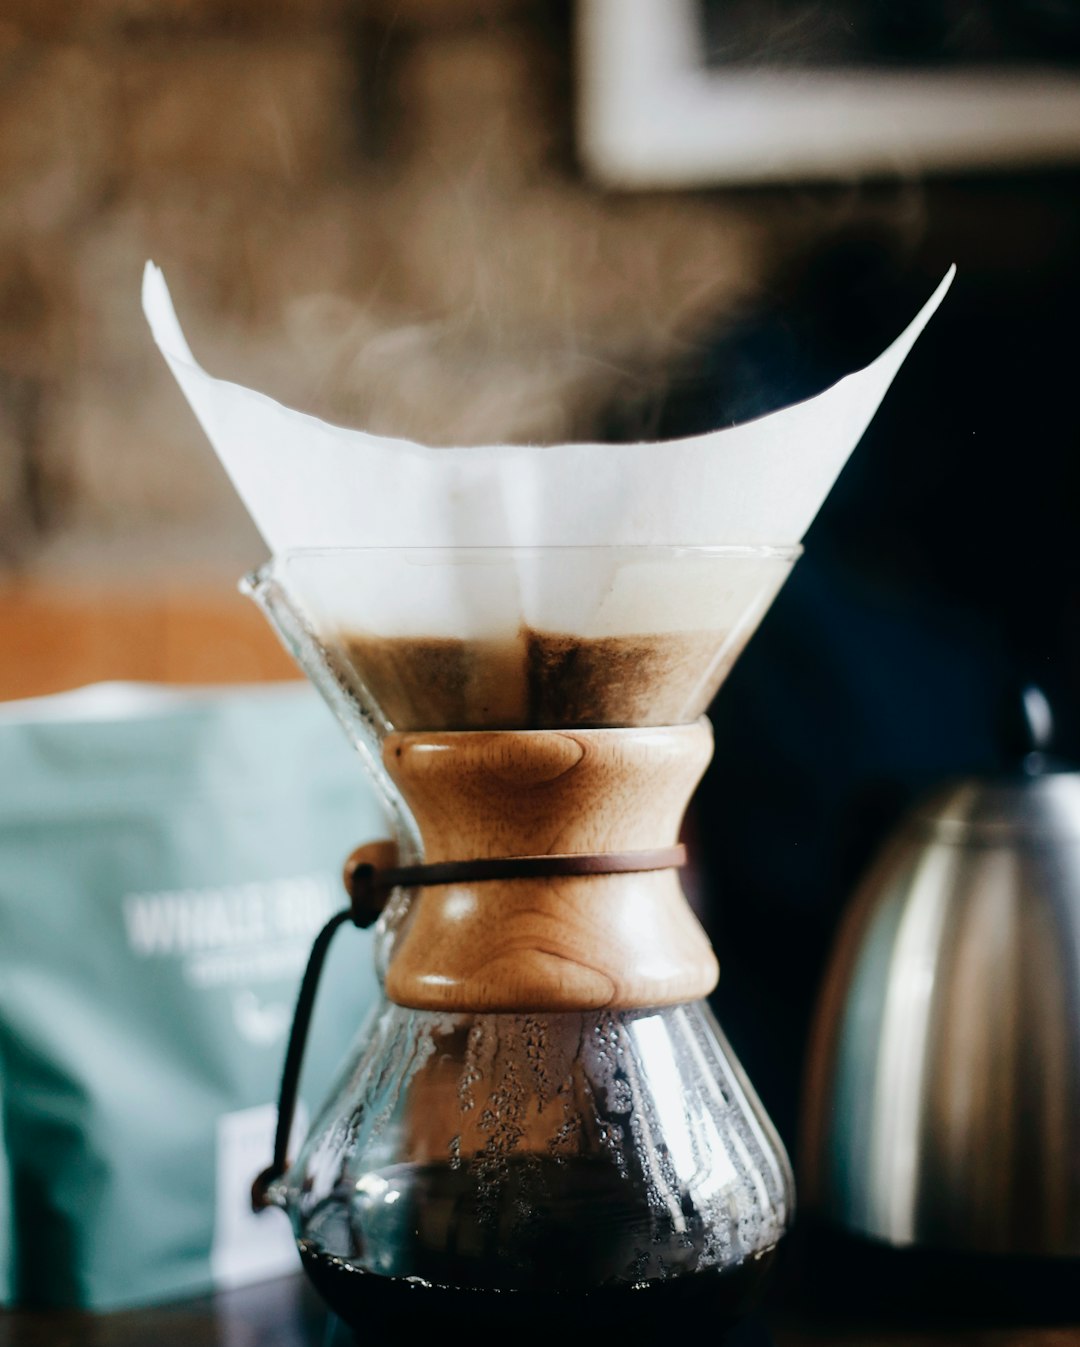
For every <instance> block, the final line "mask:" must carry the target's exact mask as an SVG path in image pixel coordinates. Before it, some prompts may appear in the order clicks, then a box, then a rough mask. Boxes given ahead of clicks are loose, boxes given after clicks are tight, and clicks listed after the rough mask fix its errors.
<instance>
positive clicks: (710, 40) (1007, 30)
mask: <svg viewBox="0 0 1080 1347" xmlns="http://www.w3.org/2000/svg"><path fill="white" fill-rule="evenodd" d="M698 3H699V5H700V8H701V22H702V27H703V30H704V35H705V43H706V50H707V52H708V62H709V65H710V66H713V67H716V68H721V67H724V66H731V65H746V64H750V65H767V66H769V67H773V66H803V67H808V68H814V67H834V66H837V65H855V66H860V67H877V68H886V69H890V68H891V69H904V68H930V69H942V68H949V69H964V68H974V67H985V66H988V65H1005V66H1016V65H1044V66H1059V65H1075V63H1076V62H1077V61H1078V60H1080V8H1078V7H1077V6H1076V5H1075V4H1074V3H1072V0H909V3H906V4H892V3H889V0H810V3H808V0H698Z"/></svg>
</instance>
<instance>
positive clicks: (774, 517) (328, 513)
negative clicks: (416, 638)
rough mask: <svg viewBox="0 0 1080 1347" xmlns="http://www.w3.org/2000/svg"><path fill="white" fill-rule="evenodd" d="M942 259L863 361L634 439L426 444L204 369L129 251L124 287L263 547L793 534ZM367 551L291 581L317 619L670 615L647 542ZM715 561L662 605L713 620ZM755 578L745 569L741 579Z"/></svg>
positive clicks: (495, 621) (580, 628) (163, 296)
mask: <svg viewBox="0 0 1080 1347" xmlns="http://www.w3.org/2000/svg"><path fill="white" fill-rule="evenodd" d="M954 274H955V268H950V270H949V271H948V273H947V274H946V276H945V277H944V279H943V280H942V282H941V284H940V285H939V286H938V287H937V289H936V290H935V292H934V293H933V295H931V297H930V299H929V300H928V301H927V302H926V304H925V305H924V306H923V308H922V309H921V310H920V312H919V313H918V314H917V315H916V317H915V318H914V319H913V321H912V322H911V323H910V324H909V326H908V327H907V328H906V329H905V330H904V331H903V332H902V333H901V334H900V336H899V337H897V339H896V340H895V341H894V342H893V343H892V345H891V346H889V347H888V348H887V349H886V350H885V351H884V352H883V353H882V354H881V355H880V356H878V358H877V359H876V360H875V361H874V362H873V363H872V364H870V365H868V366H866V368H865V369H862V370H859V371H858V372H857V373H855V374H851V375H849V376H848V377H847V378H846V379H842V380H841V381H840V382H839V383H837V384H835V385H834V386H833V387H832V388H829V389H827V390H826V391H825V392H824V393H821V394H819V395H818V396H817V397H814V398H810V399H809V400H808V401H806V402H800V403H797V404H795V405H793V406H790V407H786V408H784V409H782V410H781V411H778V412H773V413H771V414H770V415H768V416H763V417H761V418H760V419H758V420H756V421H751V422H748V423H747V424H745V425H740V426H734V427H731V428H727V429H723V430H717V431H711V432H709V433H707V434H704V435H695V436H691V437H689V438H686V439H681V440H668V441H663V442H660V443H655V442H646V443H640V444H560V445H545V446H533V445H477V446H468V447H457V448H433V447H430V446H425V445H420V444H414V443H412V442H411V441H408V440H397V439H389V438H386V437H384V436H380V435H372V434H369V433H368V432H366V431H363V430H353V429H345V428H342V427H339V426H332V425H328V424H327V423H326V422H324V421H320V420H319V419H318V418H316V417H314V416H308V415H305V414H304V413H302V412H298V411H294V410H293V409H291V408H288V407H283V406H281V404H280V403H277V402H275V401H273V399H272V398H269V397H267V396H265V395H264V394H262V393H257V392H254V391H253V390H251V389H247V388H242V387H240V386H239V385H237V384H233V383H228V382H226V381H224V380H221V379H215V378H213V377H212V376H211V375H209V374H207V373H206V372H205V371H204V370H203V369H202V368H201V367H200V366H199V365H198V364H197V363H196V361H195V359H194V357H193V356H192V354H191V351H190V348H189V347H188V344H187V342H186V340H185V339H184V335H183V332H182V331H181V328H180V324H179V322H178V320H177V317H176V313H175V310H174V309H173V305H172V300H171V298H170V296H169V291H168V288H167V286H166V284H165V279H164V277H163V275H162V273H161V271H160V270H159V269H158V268H157V267H156V266H154V265H153V264H152V263H149V262H148V263H147V265H146V270H145V273H144V276H143V291H142V300H143V310H144V312H145V314H146V317H147V320H148V322H149V324H150V327H151V330H152V332H153V335H154V339H155V341H156V342H157V344H158V346H159V347H160V349H161V352H162V354H163V355H164V356H165V359H166V360H167V361H168V363H169V366H170V368H171V369H172V371H173V373H174V375H175V376H176V378H177V381H178V382H179V384H180V386H181V388H182V389H183V391H184V393H185V395H186V396H187V399H188V401H189V402H190V404H191V407H192V410H193V411H194V412H195V415H196V416H197V417H198V419H199V422H200V423H201V425H202V427H203V429H204V430H205V432H206V434H207V436H208V438H209V439H210V442H211V444H212V445H213V446H214V449H215V450H216V451H217V454H218V457H219V458H220V459H221V462H222V464H223V465H224V467H225V470H226V471H227V473H228V474H229V477H230V478H231V480H232V482H233V485H234V486H235V487H236V489H237V491H238V492H239V493H240V496H241V498H242V499H243V501H244V503H245V505H246V506H247V508H248V510H249V512H250V513H251V516H252V518H253V519H254V521H255V523H256V525H257V527H258V528H259V530H260V532H261V533H262V535H263V537H264V538H265V540H266V542H267V544H268V546H269V547H270V550H271V551H272V552H273V553H274V554H275V556H277V557H282V556H285V555H286V554H289V553H293V552H295V551H297V550H300V549H313V548H318V549H332V548H394V549H400V548H409V547H411V548H465V547H468V548H483V547H516V548H522V547H529V548H551V547H568V546H582V547H602V548H605V549H606V548H610V547H612V546H616V547H639V546H642V545H646V546H700V545H706V546H732V545H739V546H759V545H769V546H773V547H778V548H789V547H791V546H793V545H795V544H797V543H798V542H799V541H800V539H801V538H802V537H803V535H804V534H805V533H806V530H807V529H808V528H809V526H810V524H811V522H812V521H813V519H814V516H815V515H816V514H817V512H818V510H819V508H820V507H821V504H822V502H823V501H824V499H825V497H826V496H827V495H828V493H829V490H830V488H831V487H832V484H833V482H834V481H835V480H836V478H837V476H838V475H839V473H840V470H841V469H842V468H843V466H844V464H845V463H846V462H847V459H848V456H849V455H850V453H851V452H852V450H853V449H854V448H855V446H856V444H857V443H858V442H859V440H860V438H861V437H862V434H863V432H864V431H865V429H866V427H867V425H868V424H869V422H870V419H871V418H872V416H873V415H874V412H875V411H876V410H877V408H878V405H879V404H880V402H881V399H882V398H883V397H884V395H885V393H886V391H887V389H888V387H889V385H890V384H891V383H892V380H893V378H894V377H895V375H896V372H897V370H899V368H900V366H901V364H902V363H903V361H904V359H905V357H906V356H907V354H908V352H909V351H910V350H911V347H912V346H913V345H914V343H915V340H916V339H917V337H918V336H919V334H920V333H921V332H922V330H923V328H924V327H925V326H926V324H927V322H928V321H929V320H930V318H931V316H932V315H933V313H934V312H935V310H936V309H937V307H938V305H939V304H940V303H941V301H942V299H943V298H944V296H945V293H946V291H947V290H948V288H949V286H950V285H951V284H952V280H953V276H954ZM369 557H370V562H369V563H368V564H365V565H362V566H360V565H350V566H343V567H342V568H341V569H340V573H339V574H337V575H335V568H334V567H324V568H322V578H321V579H320V581H319V594H318V596H317V601H316V600H315V596H313V595H312V596H309V599H310V600H311V603H312V607H317V608H319V609H320V610H321V616H322V622H320V625H323V623H329V624H331V625H334V626H338V627H339V628H359V629H363V630H368V631H376V632H379V633H380V634H384V635H403V634H420V633H423V634H428V635H456V636H461V637H469V636H482V635H492V634H497V633H498V632H500V631H503V630H505V629H506V628H507V627H508V626H509V627H511V628H516V626H517V625H518V624H519V623H521V622H522V621H524V622H525V623H526V624H527V625H530V626H534V627H537V628H540V629H543V630H549V631H552V630H554V631H558V630H561V631H564V632H577V633H581V634H589V635H593V634H597V635H598V634H606V633H602V632H601V630H600V629H601V628H606V629H607V630H612V629H618V630H622V631H627V630H634V631H656V630H666V629H670V628H669V627H668V626H661V627H658V626H657V623H658V622H665V621H666V622H667V623H670V621H671V603H672V590H673V574H672V571H671V568H670V563H668V562H667V561H666V560H662V559H660V558H655V554H654V559H650V558H649V556H648V554H644V555H643V556H641V557H639V559H638V560H637V561H635V562H633V563H632V567H633V569H632V570H631V569H628V566H627V558H626V555H625V554H623V555H622V557H621V558H620V559H619V561H618V563H617V564H616V562H615V557H614V556H613V554H611V553H610V552H597V553H594V554H591V555H590V554H587V553H575V554H574V556H573V564H572V565H567V566H558V565H552V564H551V563H550V554H548V558H549V559H548V561H546V562H545V561H544V560H543V559H542V558H540V559H537V557H536V556H535V555H534V556H532V557H531V558H530V557H529V556H528V554H526V555H524V556H522V557H521V558H520V559H519V560H518V561H517V562H516V564H515V567H514V569H513V572H512V576H511V581H510V582H508V580H507V576H506V572H505V571H503V570H500V571H499V573H498V574H497V575H496V574H493V573H488V574H486V575H485V568H484V567H483V566H482V565H469V566H460V567H458V566H456V567H446V566H439V565H432V564H425V565H423V566H421V567H419V568H418V567H417V566H416V565H414V564H413V563H412V562H410V561H408V560H405V559H403V557H402V554H401V553H400V552H397V553H396V555H394V554H390V553H384V554H376V553H369ZM729 574H731V575H735V574H736V572H734V571H731V570H730V568H729ZM715 575H716V572H715V569H712V568H710V567H708V566H704V567H694V566H689V567H687V566H684V567H682V568H681V571H680V579H679V582H678V584H677V585H674V588H677V589H679V590H680V596H679V601H678V604H677V607H678V608H679V609H680V610H682V611H684V612H685V613H686V616H687V620H689V618H690V617H692V616H694V615H695V613H696V620H695V621H694V622H693V626H695V627H697V628H698V629H702V628H707V627H711V626H712V625H713V624H714V623H717V622H720V623H723V624H724V625H732V624H733V623H734V622H735V621H737V620H738V619H739V616H740V613H741V612H742V610H744V609H745V608H746V606H747V603H748V602H750V603H753V602H754V596H753V594H752V593H751V592H750V591H748V590H744V589H743V587H742V586H741V585H739V584H738V583H735V584H734V587H733V588H732V590H731V592H730V593H729V594H728V595H727V596H726V598H725V597H724V596H723V595H720V594H718V593H717V592H716V589H715ZM761 579H762V577H761V574H760V572H759V571H757V570H756V568H754V567H750V568H748V572H747V585H748V586H751V588H754V587H759V586H760V584H761ZM781 580H782V575H778V576H777V581H776V587H778V585H779V583H780V582H781ZM515 592H516V597H515V598H513V601H511V596H512V595H514V594H515ZM695 592H696V593H697V598H695ZM773 592H775V587H774V589H773ZM628 595H630V596H637V597H636V598H634V599H632V601H631V600H628V598H627V596H628ZM650 596H651V598H650ZM769 597H770V598H771V593H770V595H769ZM493 599H494V600H495V601H493ZM766 606H767V604H766ZM665 615H666V617H665ZM626 624H629V625H626Z"/></svg>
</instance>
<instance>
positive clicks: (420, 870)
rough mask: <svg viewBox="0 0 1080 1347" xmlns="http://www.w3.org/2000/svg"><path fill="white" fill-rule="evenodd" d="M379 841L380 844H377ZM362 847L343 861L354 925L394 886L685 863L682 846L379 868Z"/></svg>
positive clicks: (621, 871)
mask: <svg viewBox="0 0 1080 1347" xmlns="http://www.w3.org/2000/svg"><path fill="white" fill-rule="evenodd" d="M376 845H382V844H376ZM368 851H369V848H367V847H360V848H359V849H358V850H357V851H354V852H353V854H352V855H351V856H350V857H349V859H348V861H347V862H346V864H345V889H346V892H347V893H348V895H349V897H350V898H351V899H352V908H351V915H352V920H353V922H354V923H355V924H356V925H357V926H370V925H371V924H372V923H373V922H374V921H376V920H377V919H378V916H379V913H380V912H381V911H382V909H383V908H384V907H385V906H386V900H387V898H388V897H389V895H390V893H391V891H392V890H393V889H397V888H403V889H420V888H432V887H434V886H435V885H437V884H479V883H483V882H484V881H485V880H491V879H556V878H565V877H567V876H572V875H625V874H634V873H636V872H639V871H645V870H678V869H681V867H682V866H684V865H685V864H686V848H685V847H684V846H683V845H682V843H681V842H680V843H679V844H678V845H677V846H673V847H658V848H656V849H655V850H653V851H594V852H580V853H576V854H570V855H557V856H497V857H495V858H492V859H485V860H472V861H435V862H434V863H433V864H431V865H403V866H393V865H386V866H380V865H378V864H375V863H373V862H372V861H370V860H368V859H367V853H368Z"/></svg>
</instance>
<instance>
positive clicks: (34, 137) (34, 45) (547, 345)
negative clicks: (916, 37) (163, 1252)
mask: <svg viewBox="0 0 1080 1347" xmlns="http://www.w3.org/2000/svg"><path fill="white" fill-rule="evenodd" d="M571 29H572V13H571V10H570V8H569V7H568V6H564V5H561V4H557V3H555V4H552V3H539V2H538V0H533V2H532V3H527V2H525V0H393V2H391V0H367V2H366V3H365V2H364V0H6V3H5V4H4V6H3V7H2V9H0V179H2V182H3V190H2V192H0V564H2V565H3V566H4V567H6V568H7V569H8V570H9V571H11V570H12V569H13V568H14V569H15V570H17V571H20V572H25V571H27V570H31V571H41V570H44V571H45V572H47V573H52V574H56V573H59V574H60V575H64V574H67V573H69V572H79V573H84V572H86V571H87V570H92V569H96V568H97V569H100V568H104V570H105V571H108V570H109V569H110V567H111V568H112V569H113V570H114V571H115V572H116V573H117V574H118V575H120V576H130V575H131V573H132V571H133V569H134V570H137V571H138V572H139V573H140V574H144V573H152V572H153V570H154V569H156V568H155V565H154V563H155V562H160V563H161V564H162V565H165V566H168V567H170V568H175V567H177V566H180V567H187V568H189V569H193V570H198V569H200V568H203V569H209V570H212V571H215V572H217V571H219V570H220V571H223V572H224V571H227V572H229V573H233V572H235V571H236V570H237V568H238V567H240V566H243V565H245V564H246V563H248V562H251V561H253V560H257V559H258V557H259V556H260V555H261V554H262V550H263V549H262V548H261V545H260V544H259V542H258V540H257V539H256V537H255V536H254V533H253V531H252V529H251V527H250V525H249V524H248V523H247V521H246V519H245V518H244V516H243V514H242V511H241V510H240V508H239V506H238V505H237V503H236V502H235V500H234V499H233V496H232V492H231V489H230V488H229V487H228V485H227V484H226V482H225V480H224V477H223V475H222V474H221V472H220V470H219V469H218V467H217V465H216V461H215V460H214V458H213V456H212V454H211V452H210V450H209V448H208V446H207V445H206V444H205V442H204V441H203V439H202V436H201V433H200V432H199V430H198V428H197V426H196V424H195V422H194V420H193V418H192V417H191V415H190V413H189V412H188V411H187V409H186V407H185V405H184V403H183V402H182V400H181V397H180V394H179V393H178V391H177V389H176V388H175V386H174V385H173V383H172V381H171V378H170V376H169V375H168V373H167V371H166V369H165V367H164V364H163V362H162V361H161V359H160V357H159V356H158V354H157V352H156V350H155V349H154V348H153V346H152V344H151V342H150V340H149V337H148V334H147V331H146V328H145V325H144V323H143V320H142V316H141V313H140V310H139V306H138V288H139V279H140V272H141V268H142V264H143V261H144V260H145V259H146V258H147V257H153V258H154V259H155V260H156V261H157V262H159V263H160V264H161V265H162V266H163V267H164V269H165V272H166V275H167V277H168V279H169V282H170V285H171V287H172V290H173V295H174V298H175V300H176V303H177V308H178V310H179V312H180V315H181V319H182V321H183V322H184V325H185V327H186V329H187V331H188V335H189V337H190V339H191V342H192V345H193V347H194V349H195V351H196V353H197V355H198V356H199V357H200V359H201V360H202V361H203V363H204V364H206V365H207V367H208V368H210V369H211V370H212V371H213V372H215V373H220V374H226V375H229V376H231V377H234V378H238V379H240V380H243V381H245V382H250V383H252V384H254V385H255V386H257V387H260V388H262V389H264V390H266V391H268V392H271V393H273V394H274V395H276V396H278V397H279V398H281V399H282V400H285V401H291V402H293V403H295V404H297V405H300V406H302V407H304V408H305V409H307V410H311V411H315V412H317V413H319V414H322V415H325V416H328V417H332V418H335V419H338V420H344V421H350V422H352V423H354V424H363V425H365V426H367V427H369V428H371V429H375V430H380V431H393V432H396V433H399V434H405V435H410V436H413V437H416V438H420V439H426V440H429V441H431V442H441V443H447V442H454V441H458V442H461V441H469V440H483V439H498V438H527V439H545V438H547V439H551V438H559V437H563V436H567V437H568V436H575V435H588V434H590V433H591V432H592V431H593V429H594V427H595V422H596V419H597V413H598V409H599V408H601V407H603V406H605V405H606V404H607V403H608V402H609V401H610V399H611V398H612V397H613V396H620V397H623V398H625V399H626V400H628V401H630V402H633V401H634V400H635V399H639V398H640V397H641V396H642V394H644V393H647V392H648V391H649V389H650V387H651V385H652V384H653V383H654V382H655V380H656V379H657V377H658V376H659V375H660V374H661V373H662V371H663V370H664V369H665V368H667V367H668V366H669V365H670V363H671V362H672V361H673V360H677V359H678V358H679V355H680V353H681V352H682V351H683V350H684V349H685V348H686V345H687V343H692V342H693V340H694V338H695V336H696V335H697V334H699V333H700V331H701V330H702V328H703V327H704V326H705V325H706V324H707V323H708V322H710V321H711V320H712V319H713V318H714V317H715V316H716V314H717V313H720V312H723V311H725V310H726V309H728V308H730V307H731V306H732V305H733V304H736V303H738V301H739V300H740V298H741V297H744V296H746V295H748V294H750V293H752V291H753V290H754V288H755V286H756V285H757V284H758V282H759V279H760V277H761V275H762V272H763V268H764V266H765V260H764V259H766V258H767V256H768V255H769V249H770V244H771V243H772V241H773V239H774V235H775V231H776V230H777V229H778V228H780V227H782V224H781V223H778V222H777V221H776V220H775V219H773V217H772V216H771V215H770V212H769V208H768V207H767V205H764V204H762V203H761V202H755V200H754V199H753V198H751V197H745V198H739V197H735V198H733V199H726V198H723V197H719V196H716V197H709V196H705V195H700V196H689V195H688V196H685V197H681V196H678V195H671V194H664V195H656V196H640V197H625V196H613V195H610V194H606V193H604V192H603V191H601V190H599V189H598V188H596V187H594V186H591V185H589V184H588V183H587V182H586V181H584V180H583V178H582V177H581V175H580V174H579V173H578V171H577V169H576V167H575V164H574V160H573V65H572V32H571ZM135 563H137V564H135Z"/></svg>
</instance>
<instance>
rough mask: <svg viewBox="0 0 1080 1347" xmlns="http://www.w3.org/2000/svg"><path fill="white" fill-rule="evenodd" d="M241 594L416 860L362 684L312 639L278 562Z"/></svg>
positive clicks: (380, 721)
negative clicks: (341, 734) (355, 758)
mask: <svg viewBox="0 0 1080 1347" xmlns="http://www.w3.org/2000/svg"><path fill="white" fill-rule="evenodd" d="M240 590H241V593H243V594H246V595H247V596H248V597H249V598H251V599H253V600H254V601H255V603H256V604H257V605H258V607H259V608H260V609H261V611H262V613H263V615H264V616H265V617H266V619H267V621H268V622H269V623H270V625H271V627H272V628H273V629H274V631H275V633H276V634H277V637H278V639H279V640H280V641H281V643H282V645H283V646H284V647H285V649H286V650H287V651H288V652H289V654H290V655H291V656H292V657H293V659H294V660H295V661H296V663H297V664H298V665H299V667H300V669H301V671H302V672H303V673H304V674H306V675H307V677H308V679H309V680H310V681H311V683H312V684H313V685H314V687H315V688H316V690H317V691H318V692H319V694H320V695H321V696H322V698H323V700H324V701H325V702H326V704H327V706H329V708H330V710H331V711H332V712H333V713H334V716H335V718H336V720H337V722H338V724H339V725H340V726H341V727H342V729H343V730H344V731H345V733H346V735H348V738H349V742H350V743H351V744H352V745H353V747H354V748H355V749H356V750H357V752H358V753H359V754H360V757H361V759H362V761H363V763H364V766H365V768H366V769H367V772H368V775H369V776H370V778H371V780H372V783H373V785H374V786H375V788H376V789H377V791H378V792H379V796H380V798H381V800H382V803H383V805H384V807H385V808H386V811H387V814H388V816H389V819H390V823H391V826H392V828H393V831H394V835H395V840H396V842H397V844H398V851H399V854H400V857H401V862H402V864H405V865H411V864H414V863H415V862H417V861H419V860H420V858H421V855H422V846H421V842H420V834H419V831H418V830H417V827H416V823H415V821H414V819H413V817H412V814H411V813H410V812H409V809H408V807H407V806H406V804H405V801H404V800H403V799H402V798H401V795H400V794H399V793H398V791H397V789H396V787H395V786H394V784H393V782H392V781H391V780H390V778H389V777H388V776H387V774H386V772H385V771H384V770H383V765H382V754H381V744H382V739H383V736H384V735H385V733H386V731H387V728H388V726H387V724H386V721H385V718H384V717H383V716H382V714H381V713H380V711H379V708H378V706H377V705H376V704H375V702H374V701H373V700H372V699H371V698H370V697H368V696H367V695H366V690H365V688H364V685H363V684H362V683H360V682H359V681H358V680H357V679H356V678H355V677H352V676H351V675H350V674H349V673H348V672H347V671H346V670H344V669H343V668H342V667H341V664H340V661H339V659H338V658H337V657H336V656H335V653H334V651H333V650H332V649H331V648H329V647H327V646H326V645H324V644H323V643H322V642H321V641H320V640H319V638H318V637H317V636H316V634H315V632H314V631H313V630H312V627H311V624H310V622H309V620H308V617H307V615H306V614H305V612H304V609H303V607H302V606H301V604H300V603H299V602H298V600H297V598H296V596H295V595H294V594H292V593H291V592H290V590H289V588H288V587H287V585H286V584H285V582H284V580H283V578H282V575H281V573H280V563H279V562H277V561H276V560H275V561H268V562H267V563H266V564H265V565H264V566H261V567H259V569H258V570H255V571H252V572H251V573H250V574H248V575H246V576H244V578H243V580H241V582H240Z"/></svg>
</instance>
